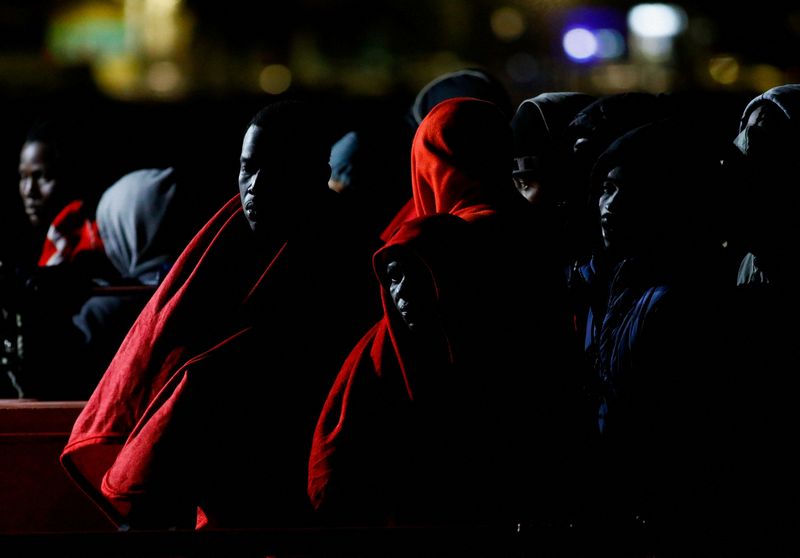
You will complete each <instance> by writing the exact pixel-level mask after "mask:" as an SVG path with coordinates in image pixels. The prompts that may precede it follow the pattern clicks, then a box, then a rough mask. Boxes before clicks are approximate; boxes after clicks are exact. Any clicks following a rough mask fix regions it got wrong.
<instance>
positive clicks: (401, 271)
mask: <svg viewBox="0 0 800 558" xmlns="http://www.w3.org/2000/svg"><path fill="white" fill-rule="evenodd" d="M386 277H387V279H388V282H389V285H388V290H389V294H390V296H391V298H392V302H394V305H395V308H397V312H398V313H399V314H400V317H401V318H402V320H403V322H404V323H405V324H406V326H408V329H409V330H410V331H414V332H416V331H420V330H425V329H431V328H432V327H433V326H434V325H436V324H437V323H438V318H437V302H436V293H435V291H434V288H433V286H432V285H431V281H430V276H429V274H427V273H426V270H425V269H424V268H423V267H422V265H421V264H420V263H418V262H417V263H412V262H411V261H409V260H408V259H404V258H400V257H394V258H390V259H389V260H388V261H387V263H386Z"/></svg>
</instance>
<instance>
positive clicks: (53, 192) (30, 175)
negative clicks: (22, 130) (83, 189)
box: [19, 141, 61, 229]
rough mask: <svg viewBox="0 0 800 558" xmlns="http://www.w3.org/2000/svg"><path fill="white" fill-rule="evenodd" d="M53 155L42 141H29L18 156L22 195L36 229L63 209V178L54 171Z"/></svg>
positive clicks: (43, 226)
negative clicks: (61, 192)
mask: <svg viewBox="0 0 800 558" xmlns="http://www.w3.org/2000/svg"><path fill="white" fill-rule="evenodd" d="M52 158H53V154H52V152H51V149H50V147H49V146H48V145H47V144H45V143H42V142H39V141H34V142H27V143H25V144H24V145H23V146H22V151H21V152H20V155H19V195H20V198H22V203H23V206H24V208H25V214H26V215H27V216H28V220H29V221H30V223H31V225H33V227H34V228H37V229H40V228H45V227H48V226H49V225H50V222H51V221H52V220H53V218H54V217H55V216H56V214H57V213H58V210H59V209H61V204H60V201H61V200H60V195H59V191H60V181H59V179H58V178H57V176H56V174H55V169H54V164H53V160H52Z"/></svg>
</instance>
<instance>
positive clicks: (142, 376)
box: [2, 69, 800, 534]
mask: <svg viewBox="0 0 800 558" xmlns="http://www.w3.org/2000/svg"><path fill="white" fill-rule="evenodd" d="M798 117H800V85H783V86H779V87H775V88H773V89H770V90H768V91H766V92H764V93H763V94H760V95H758V96H756V97H755V98H754V99H752V101H751V102H750V103H749V104H747V105H746V107H744V111H743V114H742V117H741V122H740V124H739V134H738V135H737V136H736V137H730V138H726V139H725V141H720V134H719V133H718V130H708V129H705V128H704V127H703V126H702V125H701V124H700V123H699V122H698V121H696V120H691V119H688V118H685V115H683V114H681V111H680V110H678V109H677V108H676V105H675V104H674V103H673V102H672V98H671V96H670V95H667V94H659V95H656V94H650V93H639V92H630V93H622V94H615V95H610V96H603V97H594V96H591V95H587V94H584V93H578V92H547V93H542V94H540V95H538V96H535V97H532V98H530V99H526V100H524V101H523V102H522V103H520V104H519V106H518V107H517V108H516V110H515V109H514V107H513V105H512V102H511V100H510V97H509V96H508V94H507V92H506V91H505V90H504V89H503V87H502V85H501V84H500V82H498V81H497V80H496V79H494V78H493V77H492V76H490V75H488V74H487V73H485V72H483V71H480V70H474V69H468V70H463V71H459V72H454V73H451V74H446V75H443V76H440V77H439V78H437V79H436V80H434V81H433V82H431V83H430V84H429V85H428V86H426V87H425V88H424V89H423V90H421V91H420V93H419V95H418V96H417V98H416V99H415V102H414V105H413V108H412V110H410V111H409V114H408V124H409V125H410V132H411V133H409V134H406V136H407V137H400V135H398V137H397V138H393V140H392V141H389V140H387V139H386V137H385V136H381V135H380V134H376V133H375V131H374V130H370V129H352V130H348V133H346V134H344V135H342V136H341V137H339V138H336V137H333V138H331V136H330V130H329V129H326V128H325V127H324V126H321V125H320V123H321V122H324V121H325V119H324V118H322V117H321V114H320V113H319V108H318V107H315V106H314V104H313V102H311V101H300V100H280V101H276V102H273V103H270V104H268V105H267V106H265V107H264V108H263V109H262V110H260V111H259V112H258V113H257V114H256V115H255V116H254V117H253V119H252V120H251V121H250V123H249V124H248V125H247V126H246V127H244V130H243V132H244V134H243V139H242V145H241V156H240V170H239V178H238V181H239V191H238V193H237V192H236V191H235V190H231V192H230V199H229V200H228V201H227V203H225V204H224V205H223V206H222V207H221V208H219V210H218V211H217V212H216V214H214V215H213V217H211V219H210V220H208V222H207V223H206V224H205V225H203V226H202V227H200V228H199V230H197V229H192V230H191V231H186V230H183V229H181V228H180V226H179V225H177V224H176V221H175V219H174V213H175V207H174V206H175V203H174V201H175V199H176V196H175V188H176V181H177V183H178V184H179V183H180V180H179V179H176V176H175V172H174V169H170V168H167V169H141V170H139V171H135V172H133V173H130V174H128V175H126V176H124V177H122V178H120V180H119V181H118V182H117V183H115V184H114V185H113V186H111V187H110V188H108V189H107V190H106V191H105V193H104V194H103V196H102V198H101V199H100V201H99V204H98V205H97V207H96V211H95V210H91V211H90V210H89V208H88V207H87V204H85V203H83V201H82V200H71V199H70V198H69V196H67V195H66V193H67V191H66V189H64V190H62V189H61V188H60V186H61V185H59V184H58V182H59V180H60V177H59V175H58V172H57V171H58V165H59V164H60V161H59V154H58V152H57V145H56V144H55V143H52V142H51V141H50V139H48V137H47V136H46V134H45V130H43V129H37V130H34V131H32V132H31V134H30V135H29V137H28V138H27V139H26V140H25V143H24V145H23V147H22V151H21V155H20V167H19V171H20V187H19V188H20V196H21V198H22V200H23V202H24V203H23V205H24V209H25V212H26V215H27V217H28V219H29V221H30V226H31V229H32V230H33V231H35V235H36V245H37V246H41V247H42V248H41V250H39V249H38V248H37V250H36V251H35V253H34V257H33V258H29V260H28V261H20V265H19V266H18V268H19V269H23V270H26V272H27V275H25V273H23V272H18V273H17V275H25V278H26V280H27V281H28V284H30V281H31V280H32V279H31V278H33V279H35V281H34V282H35V283H36V284H37V285H38V286H39V287H40V288H39V289H38V290H36V295H37V296H39V297H45V298H44V300H45V302H41V300H42V299H41V298H40V301H39V304H38V305H34V310H32V311H31V312H30V315H29V316H26V320H27V321H26V323H28V324H30V323H33V324H38V326H37V327H36V328H32V329H31V331H34V333H35V335H34V334H32V335H31V337H30V339H26V353H25V360H24V364H25V366H24V367H23V368H22V370H23V373H22V374H21V375H20V376H19V377H14V375H13V374H11V373H9V378H8V382H7V385H5V386H4V387H3V390H4V391H3V393H4V394H6V396H14V397H16V396H19V397H33V398H40V399H48V398H51V399H69V398H73V399H87V400H88V401H87V404H86V406H85V407H84V409H83V411H82V412H81V414H80V416H79V418H78V420H77V422H76V423H75V425H74V427H73V430H72V434H71V436H70V439H69V442H68V444H67V445H66V447H65V449H64V451H63V454H62V456H61V460H62V464H63V466H64V468H65V470H66V471H67V473H68V474H69V475H70V476H71V477H72V478H73V479H74V480H75V482H76V483H77V484H78V485H79V486H80V487H81V488H82V489H83V490H84V492H85V493H86V494H87V496H88V497H90V498H91V499H92V500H93V501H94V502H95V503H96V504H97V505H98V506H99V507H100V508H102V509H103V511H104V512H105V513H106V514H107V515H108V517H109V518H110V519H111V521H113V522H114V524H115V525H117V526H120V527H122V526H124V527H126V528H132V529H154V528H155V529H166V528H214V527H225V528H247V527H297V526H320V525H322V526H403V525H412V526H413V525H487V524H520V525H522V524H526V525H557V526H558V525H578V526H584V527H586V526H588V528H597V529H601V530H606V531H607V530H613V529H627V528H630V527H631V526H633V525H643V524H645V523H647V524H649V525H652V526H653V528H654V529H656V530H657V532H659V533H664V534H669V533H686V532H692V531H694V532H698V531H706V532H707V531H711V532H714V530H718V531H716V532H719V533H736V532H737V530H749V531H751V532H752V531H754V530H755V531H759V530H768V531H770V530H771V531H770V532H772V533H777V534H785V533H786V532H788V531H789V530H790V529H791V526H792V525H794V524H795V523H796V521H797V519H800V517H798V515H800V514H798V512H797V506H796V504H797V502H798V497H800V486H798V481H797V480H796V479H797V478H798V474H797V471H798V470H799V469H798V465H800V463H798V459H797V457H796V455H797V452H796V451H795V449H794V448H793V447H792V442H791V434H792V432H796V431H797V426H800V424H799V423H800V419H798V417H800V412H798V409H800V407H798V403H797V400H796V396H795V394H796V389H795V382H794V379H793V378H794V376H793V374H794V373H792V372H791V369H792V368H793V366H794V365H795V364H796V363H797V362H798V358H797V356H798V355H797V347H798V344H797V342H796V335H795V334H796V333H797V327H796V326H795V325H794V319H793V318H794V317H795V316H796V315H797V314H796V310H797V300H798V299H797V296H796V294H795V290H794V289H790V288H789V279H790V278H791V276H792V272H791V271H790V270H791V269H792V264H791V261H792V259H793V256H792V255H791V246H792V245H794V241H795V240H797V239H798V223H799V222H800V221H798V219H797V215H798V210H800V207H798V196H799V195H800V189H798V188H796V187H795V185H794V184H793V183H792V181H793V180H794V177H796V176H798V175H800V167H798V165H800V163H799V161H800V158H798V157H797V156H796V153H795V151H796V146H797V145H798V138H800V129H798V128H797V124H796V122H797V119H798ZM732 124H734V126H735V123H732ZM49 268H52V271H53V273H55V270H59V269H65V268H69V269H70V270H71V272H70V274H69V275H68V276H69V277H72V278H74V277H80V278H85V277H91V278H92V281H93V283H92V285H93V289H86V288H84V289H83V290H81V291H80V293H81V296H82V298H80V297H77V298H79V300H77V302H76V301H75V300H71V301H70V303H71V306H70V307H68V308H64V307H62V306H58V305H57V304H55V303H51V302H50V299H47V298H46V294H44V293H46V291H47V289H46V288H45V286H46V284H47V282H48V280H49V281H50V282H51V283H52V282H54V280H53V279H52V277H50V279H47V277H48V276H49V275H52V273H47V271H48V269H49ZM6 273H7V270H6ZM57 277H59V278H60V279H59V281H60V282H61V283H62V284H63V283H64V281H66V279H64V277H67V275H66V274H62V275H58V276H57ZM18 280H19V279H18ZM55 282H58V281H55ZM70 284H72V283H70ZM81 284H82V285H84V283H81ZM43 285H44V286H43ZM103 288H105V291H103ZM115 289H119V291H115ZM137 289H138V290H137ZM99 291H103V292H101V293H100V294H98V292H99ZM120 293H121V294H120ZM142 293H144V294H142ZM7 345H8V342H7ZM65 359H74V360H73V361H72V362H80V366H65V365H64V362H65ZM81 374H82V375H81ZM6 380H7V379H6V378H3V379H2V381H6ZM9 386H11V387H9ZM12 387H13V389H11V388H12ZM9 393H10V394H11V395H8V394H9ZM793 503H794V505H792V504H793ZM787 509H788V511H785V510H787Z"/></svg>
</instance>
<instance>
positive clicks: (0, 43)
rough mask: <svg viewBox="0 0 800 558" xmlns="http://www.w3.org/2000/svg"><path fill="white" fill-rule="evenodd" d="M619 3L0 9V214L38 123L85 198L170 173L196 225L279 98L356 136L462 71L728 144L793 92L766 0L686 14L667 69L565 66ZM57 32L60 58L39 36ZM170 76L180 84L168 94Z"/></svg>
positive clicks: (777, 25) (780, 34)
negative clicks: (644, 112) (741, 126)
mask: <svg viewBox="0 0 800 558" xmlns="http://www.w3.org/2000/svg"><path fill="white" fill-rule="evenodd" d="M633 5H634V3H633V2H621V1H619V0H608V1H605V2H576V1H570V0H474V1H470V2H466V1H459V0H435V1H434V0H431V1H419V0H414V1H408V0H379V1H375V2H365V1H363V0H337V1H336V2H333V1H325V0H300V1H292V2H253V1H252V0H225V1H222V2H219V1H210V0H94V1H85V0H31V1H26V0H13V1H8V0H6V1H4V2H3V3H2V4H1V5H0V118H2V123H3V126H2V129H0V179H1V180H2V181H3V182H4V183H6V186H5V187H4V188H3V201H4V205H5V206H6V207H10V206H12V205H13V204H14V203H16V202H17V197H16V195H15V192H16V182H17V181H16V166H17V158H18V154H19V148H20V146H21V144H22V141H23V137H24V134H25V132H26V130H27V129H28V127H29V126H30V125H31V123H32V122H33V121H34V119H35V118H37V117H38V116H40V115H46V114H59V115H61V118H62V119H63V120H64V121H66V122H67V123H68V124H69V125H70V137H71V139H72V141H73V146H74V147H75V149H74V150H73V152H74V153H76V154H78V155H79V156H80V160H79V161H78V163H79V166H80V168H81V173H82V176H83V177H84V180H85V184H84V186H85V187H86V188H88V189H89V190H90V191H93V192H100V191H102V189H103V188H105V187H107V186H108V185H110V184H111V183H112V182H113V181H114V180H115V179H116V178H118V177H119V176H121V175H122V174H124V173H125V172H128V171H129V170H133V169H135V168H140V167H145V166H161V165H170V164H172V165H179V166H182V167H184V168H191V169H193V171H194V172H197V173H198V174H199V175H200V178H199V179H198V180H197V184H196V187H197V192H198V198H197V203H198V204H201V206H202V207H201V208H200V210H201V211H206V210H208V208H209V207H212V206H214V205H217V202H218V201H219V200H221V199H224V198H227V196H228V195H231V194H232V193H233V192H235V189H236V183H235V180H236V165H237V158H238V150H239V147H240V142H241V137H242V134H243V131H244V128H245V126H246V124H247V121H248V120H249V118H250V117H251V116H252V114H253V113H254V112H255V111H256V110H257V109H258V108H260V107H261V106H263V105H264V104H265V103H267V102H268V101H269V100H271V99H273V98H277V97H280V96H281V95H300V96H312V97H315V98H318V99H320V100H322V101H323V102H325V103H328V104H329V106H330V107H331V114H332V116H334V118H335V124H336V125H337V126H338V128H340V129H341V130H343V131H344V130H346V129H347V128H348V127H353V126H356V125H359V124H361V123H365V122H370V123H375V122H387V125H389V124H391V123H395V122H396V121H398V120H400V119H402V116H403V113H404V111H405V110H406V109H407V108H408V106H410V104H411V102H412V100H413V97H414V95H415V94H416V92H417V91H418V90H419V89H420V88H421V87H422V86H423V85H424V84H425V83H427V82H428V81H429V80H430V79H432V78H434V77H435V76H436V75H439V74H441V73H443V72H445V71H450V70H454V69H458V68H462V67H466V66H478V67H483V68H486V69H488V70H490V71H491V72H492V73H494V74H495V75H497V76H498V77H499V78H500V79H501V80H502V81H503V83H504V84H505V85H506V86H507V87H508V90H509V92H510V93H511V95H512V99H513V101H514V102H515V104H517V103H519V102H520V101H521V100H523V99H525V98H527V97H530V96H534V95H536V94H539V93H541V92H544V91H554V90H583V91H585V92H588V93H593V94H596V95H600V94H604V93H613V92H617V91H621V90H630V89H642V90H651V91H674V92H682V93H685V94H686V98H687V99H691V102H689V103H688V104H687V106H690V107H691V106H693V107H694V108H697V110H698V113H699V114H700V115H703V116H702V117H705V118H714V119H717V121H718V123H719V126H720V133H721V134H731V137H733V134H734V131H735V128H736V125H737V123H738V117H739V115H740V113H741V110H742V109H743V107H744V105H745V104H746V102H747V100H749V99H750V98H751V97H752V96H753V95H755V94H756V93H758V92H761V91H763V90H764V89H767V88H768V87H771V86H772V85H777V84H778V83H787V82H794V81H799V80H800V63H799V62H798V59H797V53H798V52H800V48H799V47H800V7H794V8H792V7H791V6H787V5H783V4H778V3H774V2H761V3H759V4H758V5H757V6H756V5H751V6H748V7H746V8H745V7H739V6H743V5H741V4H736V5H735V6H736V7H734V5H733V4H731V3H722V2H712V1H710V0H704V1H702V2H691V3H688V2H687V3H685V4H684V5H683V6H682V8H683V10H684V11H685V14H686V21H687V26H686V28H685V29H684V31H683V32H682V33H681V34H680V35H678V36H677V37H676V38H675V41H674V45H673V52H672V54H671V56H670V57H669V59H668V60H660V61H655V62H653V61H650V62H648V61H646V60H645V61H643V60H641V59H636V58H635V56H633V55H632V53H631V50H630V46H629V45H626V47H625V50H624V52H623V53H622V54H621V55H620V56H619V57H618V58H616V59H614V60H606V61H602V60H601V61H591V62H588V63H578V62H575V61H573V60H570V59H569V58H568V57H567V56H565V54H564V50H563V49H562V47H561V37H562V33H563V31H564V30H565V29H566V26H567V25H568V24H569V23H570V21H574V20H575V18H576V17H578V18H580V17H581V16H580V14H581V13H584V12H589V13H590V16H589V18H590V19H591V17H593V16H591V13H592V10H594V12H598V11H600V12H604V13H611V14H612V16H613V17H614V18H616V19H617V20H618V21H620V22H622V25H624V21H625V15H626V12H627V10H628V9H629V8H630V7H632V6H633ZM503 10H505V12H504V13H505V15H506V16H508V13H509V12H510V13H511V16H508V17H511V20H512V21H511V23H512V27H511V31H509V32H506V33H505V34H504V33H503V32H502V29H501V30H500V31H498V30H497V28H496V27H495V20H494V18H495V16H496V15H497V14H498V13H500V12H502V11H503ZM136 13H138V14H140V15H141V14H143V13H149V14H150V15H149V16H148V17H149V18H150V19H141V18H140V19H139V20H138V21H134V19H135V18H134V19H132V16H131V14H136ZM158 13H161V14H162V15H161V16H159V15H157V14H158ZM153 14H156V15H153ZM163 14H167V15H163ZM170 14H171V15H170ZM158 18H162V19H164V18H166V19H165V21H166V20H169V21H170V22H171V23H170V24H169V25H172V26H173V27H174V28H175V29H178V31H177V33H178V35H177V36H178V38H177V39H176V40H173V41H172V43H171V44H169V45H167V46H164V45H161V46H159V45H158V44H156V45H155V46H153V45H149V46H148V44H147V41H146V40H144V39H142V37H143V36H144V35H145V34H146V33H147V32H149V31H148V30H152V32H153V33H154V34H155V35H159V36H162V37H163V36H165V34H164V33H165V32H164V31H163V29H162V28H160V27H157V26H158V25H160V21H161V20H159V19H158ZM170 18H171V19H170ZM98 21H99V22H100V23H99V24H98V23H97V22H98ZM132 21H134V22H133V23H131V22H132ZM506 21H507V19H506ZM87 22H88V23H87ZM109 22H111V23H109ZM514 24H516V25H517V27H514ZM104 25H105V26H106V27H103V26H104ZM519 25H522V27H521V28H520V27H519ZM109 26H110V27H109ZM176 26H177V27H176ZM59 29H60V30H61V32H62V36H61V39H60V42H59V39H57V38H54V37H57V34H58V33H57V31H58V30H59ZM64 29H67V32H66V35H64ZM108 29H111V31H110V32H109V31H108ZM168 32H169V29H167V34H168ZM620 32H621V33H623V35H624V34H625V33H626V30H625V29H620ZM104 33H105V35H104ZM109 33H110V34H109ZM137 34H138V35H137ZM64 36H67V37H68V38H67V39H64ZM98 37H100V38H99V39H98ZM109 37H110V38H109ZM137 37H138V38H137ZM70 41H71V43H70ZM76 44H77V45H78V46H76ZM65 45H66V46H65ZM81 45H83V46H81ZM86 45H88V46H86ZM159 64H162V66H160V69H161V70H163V69H164V68H165V67H164V66H163V64H168V66H167V67H166V70H168V71H167V81H166V82H157V81H153V82H152V83H151V84H150V85H148V83H150V82H148V81H147V80H149V79H150V77H149V76H156V73H153V72H154V71H155V70H156V69H159V68H156V66H157V65H159ZM521 64H522V65H521ZM270 65H280V67H281V68H283V69H284V70H285V69H288V70H289V71H290V72H291V76H292V77H291V85H290V86H289V87H288V89H285V92H282V93H275V92H273V93H269V92H268V91H266V90H265V88H264V85H263V83H262V82H261V81H260V79H262V77H263V76H262V77H260V75H261V74H259V72H260V71H261V70H262V69H263V68H265V67H267V66H270ZM120 68H121V69H120ZM176 69H177V70H176ZM148 72H149V73H148ZM170 72H172V73H170ZM175 72H177V74H176V73H175ZM620 72H621V73H620ZM175 75H179V76H180V77H179V78H175V79H178V81H177V82H175V79H173V81H172V82H170V81H169V79H171V78H174V76H175ZM109 76H111V77H109ZM114 76H116V77H114ZM619 76H622V77H619ZM631 76H635V77H634V78H632V77H631ZM654 76H655V77H654ZM715 76H716V77H715ZM165 83H166V85H164V84H165ZM175 83H178V85H177V86H175ZM153 84H160V85H153ZM273 90H274V88H273Z"/></svg>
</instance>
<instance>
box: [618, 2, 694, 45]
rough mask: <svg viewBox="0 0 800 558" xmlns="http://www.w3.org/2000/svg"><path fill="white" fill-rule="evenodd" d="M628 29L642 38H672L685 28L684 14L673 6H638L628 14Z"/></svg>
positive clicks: (681, 9)
mask: <svg viewBox="0 0 800 558" xmlns="http://www.w3.org/2000/svg"><path fill="white" fill-rule="evenodd" d="M628 27H629V28H630V30H631V32H632V33H634V34H636V35H638V36H639V37H643V38H653V39H661V38H669V37H674V36H675V35H677V34H678V33H680V32H682V31H683V30H684V29H685V28H686V12H685V11H684V10H683V8H681V7H680V6H676V5H674V4H638V5H636V6H633V7H632V8H631V9H630V11H629V12H628Z"/></svg>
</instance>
